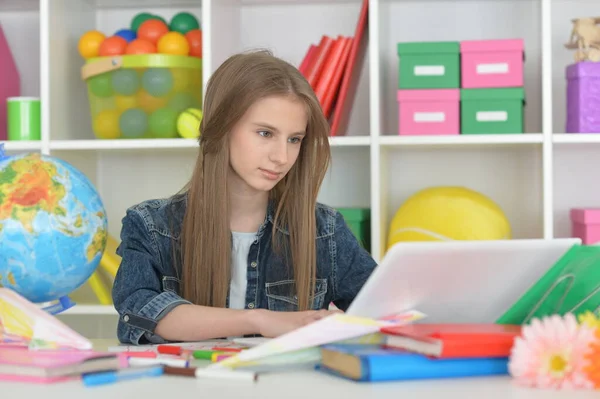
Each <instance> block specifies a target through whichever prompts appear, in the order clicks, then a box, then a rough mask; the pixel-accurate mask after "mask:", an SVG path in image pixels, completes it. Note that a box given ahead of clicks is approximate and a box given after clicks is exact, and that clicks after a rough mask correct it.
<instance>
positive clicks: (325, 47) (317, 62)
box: [306, 35, 333, 90]
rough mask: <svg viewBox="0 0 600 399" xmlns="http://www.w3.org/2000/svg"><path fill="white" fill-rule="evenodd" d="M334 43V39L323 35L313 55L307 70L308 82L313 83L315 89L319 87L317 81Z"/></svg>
mask: <svg viewBox="0 0 600 399" xmlns="http://www.w3.org/2000/svg"><path fill="white" fill-rule="evenodd" d="M332 44H333V39H332V38H330V37H329V36H327V35H325V36H323V37H321V41H320V42H319V45H318V48H317V50H316V51H315V54H314V55H313V57H312V61H311V63H310V65H309V67H308V68H307V70H306V80H308V83H309V84H310V85H311V87H312V88H313V90H314V88H315V87H317V83H318V82H319V78H320V77H321V71H323V67H324V66H325V61H326V60H327V55H328V54H329V50H330V49H331V46H332Z"/></svg>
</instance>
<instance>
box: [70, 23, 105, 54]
mask: <svg viewBox="0 0 600 399" xmlns="http://www.w3.org/2000/svg"><path fill="white" fill-rule="evenodd" d="M105 38H106V36H105V35H104V33H102V32H99V31H97V30H91V31H88V32H85V33H84V34H83V35H81V37H80V38H79V42H78V43H77V50H78V51H79V55H81V56H82V57H83V58H84V59H86V60H87V59H88V58H94V57H98V50H99V49H100V45H101V44H102V42H103V41H104V39H105Z"/></svg>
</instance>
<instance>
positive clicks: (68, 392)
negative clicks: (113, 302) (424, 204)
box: [0, 371, 599, 399]
mask: <svg viewBox="0 0 600 399" xmlns="http://www.w3.org/2000/svg"><path fill="white" fill-rule="evenodd" d="M0 392H1V397H2V398H7V399H20V398H44V399H72V398H73V399H75V398H77V399H81V398H86V399H95V398H98V399H117V398H133V399H151V398H158V399H169V398H173V397H174V396H178V397H183V398H207V399H208V398H256V399H271V398H273V399H284V398H285V399H287V398H290V399H291V398H306V399H316V398H327V399H337V398H343V399H354V398H356V399H358V398H360V399H363V398H364V399H370V398H377V399H387V398H390V399H399V398H410V399H412V398H415V399H440V398H449V399H465V398H485V399H517V398H519V399H521V398H522V399H547V398H548V399H551V398H557V399H563V398H564V399H567V398H568V399H579V398H590V399H591V398H594V399H598V397H599V392H598V391H586V392H583V391H581V392H576V393H574V392H568V391H563V392H552V391H543V390H537V389H535V390H534V389H525V388H520V387H515V386H514V385H513V383H512V381H511V380H510V378H507V377H497V378H475V379H461V380H459V379H453V380H445V381H442V380H435V381H433V380H432V381H410V382H391V383H387V382H386V383H376V384H371V383H369V384H363V383H355V382H353V381H346V380H343V379H339V378H337V377H332V376H329V375H325V374H321V373H319V372H315V371H306V372H294V373H292V372H290V373H282V374H272V375H263V376H261V378H260V380H259V381H258V382H256V383H254V384H249V383H246V382H236V381H229V380H228V381H223V380H221V381H216V382H215V381H208V380H196V379H195V378H188V377H172V376H162V377H156V378H152V379H140V380H132V381H124V382H119V383H116V384H113V385H105V386H98V387H93V388H87V387H84V386H83V385H82V384H81V383H80V382H76V381H75V382H69V383H60V384H56V385H51V386H50V385H38V386H33V385H29V386H27V385H25V384H21V383H8V382H0Z"/></svg>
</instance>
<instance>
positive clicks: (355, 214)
mask: <svg viewBox="0 0 600 399" xmlns="http://www.w3.org/2000/svg"><path fill="white" fill-rule="evenodd" d="M337 210H338V211H339V212H340V213H341V214H342V216H343V217H344V220H345V221H346V223H347V224H348V227H350V230H351V231H352V233H354V236H355V237H356V239H357V240H358V241H359V242H360V243H361V245H362V246H363V248H364V249H366V250H367V251H369V252H371V209H369V208H338V209H337Z"/></svg>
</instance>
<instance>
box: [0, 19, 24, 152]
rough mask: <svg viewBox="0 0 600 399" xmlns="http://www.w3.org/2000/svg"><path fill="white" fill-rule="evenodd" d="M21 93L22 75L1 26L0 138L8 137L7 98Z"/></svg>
mask: <svg viewBox="0 0 600 399" xmlns="http://www.w3.org/2000/svg"><path fill="white" fill-rule="evenodd" d="M20 95H21V77H20V76H19V70H18V69H17V65H16V63H15V59H14V57H13V56H12V52H11V50H10V46H9V45H8V41H7V40H6V36H5V35H4V31H3V30H2V26H0V140H6V139H7V123H6V99H8V98H9V97H16V96H20Z"/></svg>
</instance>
